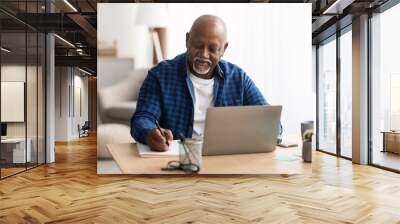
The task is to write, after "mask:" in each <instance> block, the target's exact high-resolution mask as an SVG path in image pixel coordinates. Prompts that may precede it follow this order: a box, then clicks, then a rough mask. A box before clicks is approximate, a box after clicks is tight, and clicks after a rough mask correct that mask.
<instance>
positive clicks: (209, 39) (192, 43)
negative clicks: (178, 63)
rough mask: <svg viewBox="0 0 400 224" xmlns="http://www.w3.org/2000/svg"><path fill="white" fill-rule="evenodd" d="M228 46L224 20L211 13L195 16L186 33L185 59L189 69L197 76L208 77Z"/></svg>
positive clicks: (210, 76) (211, 75)
mask: <svg viewBox="0 0 400 224" xmlns="http://www.w3.org/2000/svg"><path fill="white" fill-rule="evenodd" d="M227 47H228V42H227V31H226V25H225V23H224V21H223V20H222V19H221V18H219V17H217V16H213V15H203V16H200V17H199V18H197V19H196V20H195V21H194V22H193V25H192V27H191V28H190V31H189V32H188V33H186V48H187V59H188V65H189V69H190V71H191V72H192V73H193V74H194V75H195V76H197V77H200V78H204V79H210V78H212V77H213V74H214V69H215V67H216V66H217V64H218V62H219V60H220V59H221V58H222V56H223V55H224V53H225V50H226V48H227Z"/></svg>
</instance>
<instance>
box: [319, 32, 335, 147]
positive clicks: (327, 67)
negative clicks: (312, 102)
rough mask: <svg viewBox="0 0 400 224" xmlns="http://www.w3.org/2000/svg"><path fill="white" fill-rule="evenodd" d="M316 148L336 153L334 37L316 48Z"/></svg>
mask: <svg viewBox="0 0 400 224" xmlns="http://www.w3.org/2000/svg"><path fill="white" fill-rule="evenodd" d="M317 63H318V101H319V102H318V111H319V118H318V127H319V128H318V148H319V149H320V150H322V151H326V152H330V153H336V36H333V37H331V38H330V40H328V41H327V42H326V43H323V44H322V45H320V46H319V48H318V62H317Z"/></svg>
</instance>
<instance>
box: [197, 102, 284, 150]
mask: <svg viewBox="0 0 400 224" xmlns="http://www.w3.org/2000/svg"><path fill="white" fill-rule="evenodd" d="M281 112H282V106H239V107H210V108H208V109H207V113H206V121H205V127H204V139H203V156H212V155H231V154H246V153H266V152H272V151H274V150H275V147H276V143H277V138H278V134H279V125H280V118H281Z"/></svg>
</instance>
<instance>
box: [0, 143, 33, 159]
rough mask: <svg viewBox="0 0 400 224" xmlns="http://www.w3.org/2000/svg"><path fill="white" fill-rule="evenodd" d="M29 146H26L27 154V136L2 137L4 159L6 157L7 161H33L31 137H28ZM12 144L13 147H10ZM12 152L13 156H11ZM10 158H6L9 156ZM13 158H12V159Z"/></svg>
mask: <svg viewBox="0 0 400 224" xmlns="http://www.w3.org/2000/svg"><path fill="white" fill-rule="evenodd" d="M26 141H27V143H28V144H27V147H26V154H25V138H6V139H1V145H2V149H1V153H2V157H3V159H5V161H6V163H25V160H26V158H27V161H26V162H30V161H31V145H32V141H31V139H30V138H27V140H26ZM9 146H11V147H12V148H11V147H9ZM11 154H12V156H11ZM8 155H10V157H9V158H5V157H8ZM11 158H12V160H11Z"/></svg>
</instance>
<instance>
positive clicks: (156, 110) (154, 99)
mask: <svg viewBox="0 0 400 224" xmlns="http://www.w3.org/2000/svg"><path fill="white" fill-rule="evenodd" d="M160 92H161V90H160V84H159V82H158V79H157V78H156V77H155V75H154V74H153V73H152V72H151V71H149V73H148V74H147V77H146V79H145V80H144V82H143V85H142V87H141V88H140V92H139V97H138V102H137V106H136V111H135V113H134V114H133V116H132V119H131V136H132V137H133V138H134V139H135V140H136V141H138V142H141V143H143V144H147V135H148V134H149V132H150V130H151V129H153V128H155V127H156V126H155V121H156V120H159V118H160V116H161V94H160Z"/></svg>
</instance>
